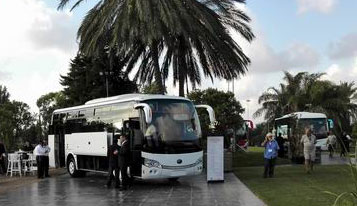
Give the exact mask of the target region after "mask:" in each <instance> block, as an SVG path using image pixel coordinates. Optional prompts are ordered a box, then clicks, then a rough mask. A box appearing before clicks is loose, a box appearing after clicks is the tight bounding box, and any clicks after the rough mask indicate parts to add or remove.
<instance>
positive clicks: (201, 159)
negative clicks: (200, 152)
mask: <svg viewBox="0 0 357 206" xmlns="http://www.w3.org/2000/svg"><path fill="white" fill-rule="evenodd" d="M202 162H203V158H202V157H200V158H198V160H197V161H196V162H195V164H196V165H198V164H202Z"/></svg>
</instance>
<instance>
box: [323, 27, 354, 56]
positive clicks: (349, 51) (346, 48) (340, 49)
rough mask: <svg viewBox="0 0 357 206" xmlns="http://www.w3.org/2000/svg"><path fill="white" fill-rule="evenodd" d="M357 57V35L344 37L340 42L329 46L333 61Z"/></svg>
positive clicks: (352, 34)
mask: <svg viewBox="0 0 357 206" xmlns="http://www.w3.org/2000/svg"><path fill="white" fill-rule="evenodd" d="M355 56H357V33H351V34H348V35H346V36H344V37H342V38H341V39H340V40H339V41H337V42H333V43H331V44H330V45H329V57H330V58H331V59H343V58H351V57H355Z"/></svg>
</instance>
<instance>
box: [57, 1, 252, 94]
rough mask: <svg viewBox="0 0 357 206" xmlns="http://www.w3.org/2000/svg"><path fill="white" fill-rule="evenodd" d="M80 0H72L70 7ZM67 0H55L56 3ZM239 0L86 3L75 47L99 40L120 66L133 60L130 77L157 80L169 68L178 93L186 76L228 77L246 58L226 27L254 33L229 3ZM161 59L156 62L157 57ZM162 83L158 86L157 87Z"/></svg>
mask: <svg viewBox="0 0 357 206" xmlns="http://www.w3.org/2000/svg"><path fill="white" fill-rule="evenodd" d="M82 1H83V0H76V3H75V4H74V6H73V7H72V9H74V8H75V7H77V6H78V5H79V4H80V3H81V2H82ZM69 2H70V0H61V1H60V4H59V7H58V8H59V9H62V8H64V6H66V5H67V4H68V3H69ZM236 2H239V3H244V2H245V1H244V0H214V1H212V0H165V1H162V0H145V1H143V0H102V1H99V2H98V4H97V5H96V6H95V7H94V8H92V9H91V10H90V11H89V13H88V15H87V16H86V17H85V19H84V20H83V22H82V24H81V27H80V29H79V31H78V38H79V40H80V45H79V48H80V51H81V52H83V53H85V54H86V55H95V54H96V53H97V52H98V50H100V49H101V48H103V47H104V46H106V47H109V48H111V49H112V50H113V51H115V52H113V54H115V55H118V56H121V57H122V58H121V59H122V61H124V62H125V63H126V71H127V72H131V71H133V68H134V66H135V64H136V63H138V64H139V68H138V71H137V72H136V76H135V79H137V80H139V81H140V82H141V83H145V82H151V80H152V79H153V78H155V81H156V83H157V84H158V85H163V82H164V79H166V78H167V77H168V73H169V70H170V69H171V68H172V70H173V76H174V84H175V83H176V82H178V83H179V93H180V95H181V96H183V95H184V84H185V83H186V82H187V80H188V79H189V80H190V81H191V83H192V84H193V85H195V84H196V83H197V84H200V81H201V72H202V74H203V75H204V76H205V77H210V78H211V79H213V77H218V78H224V79H233V78H237V77H238V76H239V75H242V74H244V73H245V72H246V70H247V65H248V64H249V63H250V60H249V58H248V57H247V56H246V55H245V54H244V53H243V51H242V49H241V48H240V46H239V45H238V44H237V43H236V42H235V41H234V40H233V39H232V37H231V36H230V32H229V29H233V30H235V31H237V32H238V33H240V34H241V36H242V37H243V38H244V39H246V40H247V41H252V39H253V38H254V35H253V33H252V31H251V29H250V28H249V26H248V23H249V21H250V19H249V17H248V16H247V15H246V14H244V13H243V12H242V11H240V10H239V9H237V8H236V7H235V5H234V3H236ZM161 58H162V60H163V61H162V63H161V65H160V59H161ZM163 88H164V87H163V86H162V91H163Z"/></svg>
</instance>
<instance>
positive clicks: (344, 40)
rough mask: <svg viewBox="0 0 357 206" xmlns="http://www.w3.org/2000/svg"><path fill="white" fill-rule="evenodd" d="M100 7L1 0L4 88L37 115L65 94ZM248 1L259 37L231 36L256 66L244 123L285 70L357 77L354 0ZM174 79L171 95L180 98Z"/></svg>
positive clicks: (224, 85)
mask: <svg viewBox="0 0 357 206" xmlns="http://www.w3.org/2000/svg"><path fill="white" fill-rule="evenodd" d="M95 2H97V1H96V0H90V1H84V2H83V3H82V4H81V5H80V6H79V7H78V8H77V9H75V10H74V11H72V12H70V11H69V7H68V8H65V9H64V10H61V11H58V10H57V4H58V1H57V0H1V1H0V28H2V29H1V32H0V85H5V86H6V87H7V88H8V91H9V93H10V95H11V97H10V98H11V99H12V100H17V101H23V102H26V103H27V104H28V105H30V107H31V111H33V112H38V108H37V107H36V100H37V99H38V98H39V97H40V96H41V95H44V94H46V93H48V92H55V91H59V90H61V89H62V86H61V85H60V83H59V79H60V75H61V74H62V75H65V74H66V73H67V72H68V68H69V63H70V60H71V59H72V58H73V57H74V56H75V54H76V52H77V50H78V44H77V39H76V32H77V29H78V28H79V25H80V23H81V20H82V19H83V17H84V16H85V14H86V12H87V11H88V10H89V9H90V8H91V7H92V6H93V5H94V3H95ZM246 2H247V3H246V5H239V8H240V9H242V10H243V11H245V12H246V13H247V14H248V15H249V16H250V17H251V19H252V21H251V24H250V25H251V27H252V29H253V32H254V34H255V35H256V38H255V40H254V41H253V42H251V43H248V42H246V41H244V40H243V39H242V38H241V37H240V36H239V35H238V34H236V33H232V35H233V37H234V39H235V40H236V41H237V42H238V44H239V45H241V46H242V48H243V50H244V52H245V53H246V54H247V55H248V56H249V58H250V59H251V62H252V63H251V65H250V66H249V70H248V72H247V73H246V75H244V76H242V77H240V78H239V79H237V80H235V81H234V93H235V96H236V98H237V99H238V100H239V101H240V102H241V104H242V106H243V107H244V108H246V112H245V113H244V114H243V116H244V118H246V119H253V117H252V116H253V113H254V112H255V111H256V110H257V109H258V108H259V104H258V98H259V96H260V95H261V94H262V93H263V92H264V91H266V90H267V89H268V88H269V87H272V86H278V85H279V83H281V82H282V81H283V80H282V77H283V71H289V72H292V73H294V74H295V73H297V72H299V71H308V72H325V73H326V75H325V76H324V77H323V78H324V79H326V80H331V81H334V82H336V83H339V82H341V81H356V80H357V21H355V20H354V19H355V18H356V13H355V11H356V10H357V1H342V0H270V1H263V0H246ZM171 82H172V79H169V80H168V82H167V86H168V93H169V94H171V95H178V88H174V87H173V86H172V85H171ZM232 85H233V83H232V82H227V81H225V80H219V79H215V80H214V82H211V80H210V79H207V80H205V81H203V83H202V85H201V86H200V88H201V89H205V88H208V87H214V88H218V89H220V90H223V91H227V90H229V91H232V90H233V88H232ZM247 100H248V101H247ZM253 121H255V122H261V121H262V118H256V119H253Z"/></svg>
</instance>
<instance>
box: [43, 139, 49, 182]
mask: <svg viewBox="0 0 357 206" xmlns="http://www.w3.org/2000/svg"><path fill="white" fill-rule="evenodd" d="M43 149H44V154H43V173H44V175H45V177H50V175H48V168H49V163H50V159H49V157H48V154H49V153H50V151H51V148H50V147H49V146H48V144H47V141H46V140H43Z"/></svg>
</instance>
